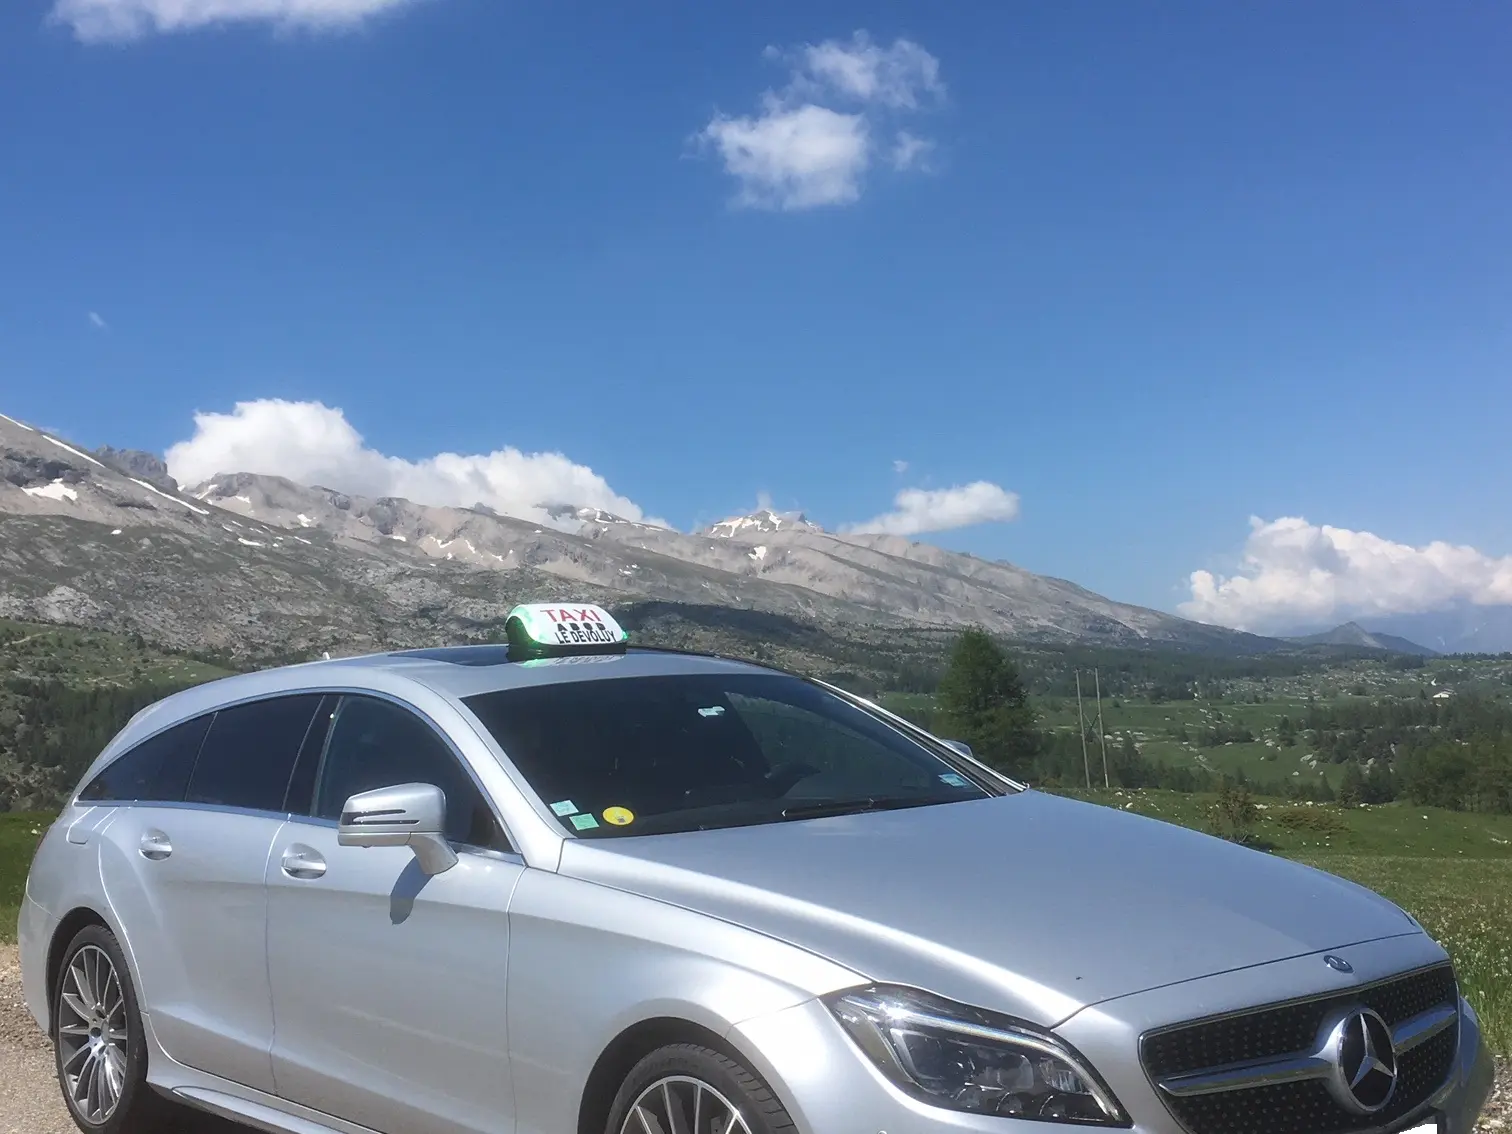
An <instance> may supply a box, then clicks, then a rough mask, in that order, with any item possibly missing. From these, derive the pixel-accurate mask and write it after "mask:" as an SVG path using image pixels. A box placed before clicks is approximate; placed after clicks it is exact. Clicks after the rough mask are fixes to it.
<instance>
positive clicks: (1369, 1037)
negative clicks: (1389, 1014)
mask: <svg viewBox="0 0 1512 1134" xmlns="http://www.w3.org/2000/svg"><path fill="white" fill-rule="evenodd" d="M1320 1047H1321V1049H1322V1052H1321V1054H1322V1055H1323V1056H1324V1058H1326V1059H1327V1060H1328V1062H1329V1076H1328V1089H1329V1092H1330V1093H1331V1094H1332V1095H1333V1097H1334V1098H1335V1099H1336V1100H1337V1101H1338V1102H1339V1104H1340V1105H1341V1106H1343V1107H1344V1108H1345V1109H1347V1110H1351V1111H1353V1112H1354V1113H1356V1114H1375V1113H1376V1112H1377V1111H1380V1110H1383V1109H1385V1107H1386V1104H1387V1103H1389V1102H1390V1101H1391V1096H1392V1094H1393V1093H1394V1092H1395V1091H1396V1084H1397V1059H1396V1048H1395V1047H1394V1046H1393V1044H1392V1042H1391V1029H1390V1028H1388V1027H1387V1026H1386V1021H1385V1020H1383V1019H1381V1017H1380V1015H1379V1014H1377V1013H1376V1012H1375V1011H1374V1009H1371V1008H1366V1007H1364V1006H1363V1005H1360V1004H1356V1005H1353V1006H1351V1007H1349V1008H1344V1009H1342V1010H1341V1011H1339V1012H1336V1013H1334V1014H1333V1015H1332V1016H1330V1017H1329V1018H1328V1019H1327V1020H1326V1021H1324V1024H1323V1042H1322V1044H1320Z"/></svg>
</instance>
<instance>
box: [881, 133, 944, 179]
mask: <svg viewBox="0 0 1512 1134" xmlns="http://www.w3.org/2000/svg"><path fill="white" fill-rule="evenodd" d="M932 149H934V143H933V142H931V141H930V140H929V139H928V138H920V137H918V136H917V135H915V134H910V133H909V132H908V131H907V130H899V131H898V137H897V140H896V141H895V142H894V143H893V148H892V153H891V155H889V160H891V162H892V167H893V168H894V169H897V170H906V169H923V168H925V160H924V159H925V158H927V157H928V156H929V151H930V150H932Z"/></svg>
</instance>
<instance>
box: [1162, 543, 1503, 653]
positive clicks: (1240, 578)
mask: <svg viewBox="0 0 1512 1134" xmlns="http://www.w3.org/2000/svg"><path fill="white" fill-rule="evenodd" d="M1190 585H1191V590H1192V597H1191V598H1190V599H1189V600H1188V601H1187V602H1185V603H1182V604H1181V608H1180V609H1181V613H1183V614H1185V615H1186V616H1187V617H1189V618H1195V619H1198V620H1200V621H1203V622H1213V623H1217V624H1219V625H1223V626H1232V627H1234V628H1236V629H1241V630H1265V629H1272V630H1284V629H1289V628H1292V627H1295V626H1300V625H1304V624H1311V623H1319V622H1328V621H1343V620H1344V619H1347V618H1358V617H1365V616H1368V615H1388V614H1413V613H1419V612H1423V611H1432V610H1441V609H1444V608H1446V607H1449V606H1452V605H1454V604H1456V603H1461V602H1469V603H1474V604H1478V605H1500V604H1512V555H1507V556H1503V557H1501V558H1499V559H1498V558H1496V557H1494V556H1490V555H1486V554H1485V553H1484V552H1481V551H1477V550H1476V549H1475V548H1473V547H1466V546H1463V545H1455V544H1449V543H1444V542H1441V541H1435V542H1433V543H1429V544H1426V545H1424V546H1422V547H1412V546H1410V545H1408V544H1404V543H1394V542H1392V541H1391V540H1388V539H1383V538H1382V537H1381V536H1378V535H1374V534H1372V533H1371V532H1356V531H1350V530H1349V529H1347V528H1335V527H1329V526H1327V525H1322V526H1319V525H1315V524H1310V523H1308V522H1307V521H1306V520H1305V519H1301V518H1300V517H1291V516H1288V517H1283V518H1281V519H1278V520H1271V521H1269V522H1267V521H1265V520H1261V519H1260V518H1258V517H1251V518H1250V534H1249V538H1248V539H1247V540H1246V541H1245V545H1244V554H1243V558H1242V560H1241V562H1240V565H1239V569H1238V571H1237V572H1236V573H1235V574H1234V575H1231V576H1222V575H1215V574H1213V573H1212V572H1211V571H1193V572H1192V575H1191V578H1190Z"/></svg>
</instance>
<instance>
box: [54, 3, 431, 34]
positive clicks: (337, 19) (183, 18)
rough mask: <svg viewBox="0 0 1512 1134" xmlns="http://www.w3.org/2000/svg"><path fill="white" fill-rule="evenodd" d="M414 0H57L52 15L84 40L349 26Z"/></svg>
mask: <svg viewBox="0 0 1512 1134" xmlns="http://www.w3.org/2000/svg"><path fill="white" fill-rule="evenodd" d="M412 2H414V0H56V3H54V4H53V8H52V18H53V19H54V20H56V21H58V22H59V23H63V24H67V25H68V26H69V27H70V28H72V29H73V33H74V35H76V36H77V37H78V38H79V39H81V40H83V41H85V42H86V43H93V42H108V41H120V40H130V39H138V38H140V37H142V36H144V35H148V34H151V33H154V32H161V33H167V32H185V31H195V30H197V29H200V28H205V27H210V26H212V25H215V24H231V23H253V22H261V23H269V24H276V25H280V26H283V27H290V28H310V29H316V30H334V29H338V28H350V27H354V26H355V25H357V24H360V23H361V22H362V21H363V20H366V19H367V18H369V17H370V16H375V15H377V14H378V13H380V12H385V11H388V10H390V9H393V8H399V7H401V6H403V5H405V4H409V3H412Z"/></svg>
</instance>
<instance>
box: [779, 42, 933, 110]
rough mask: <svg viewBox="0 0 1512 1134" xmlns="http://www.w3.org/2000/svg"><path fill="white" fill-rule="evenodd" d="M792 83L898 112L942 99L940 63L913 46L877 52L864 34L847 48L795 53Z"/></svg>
mask: <svg viewBox="0 0 1512 1134" xmlns="http://www.w3.org/2000/svg"><path fill="white" fill-rule="evenodd" d="M794 82H795V83H796V84H798V85H799V86H800V87H807V86H816V87H819V88H821V89H822V88H829V89H830V90H832V91H833V92H835V93H836V94H838V95H841V96H844V97H849V98H853V99H856V100H858V101H860V102H875V103H880V104H881V105H883V106H887V107H892V108H893V109H898V110H914V109H917V108H918V106H919V104H920V102H921V101H922V100H923V99H924V98H925V97H926V96H931V95H932V96H934V98H936V99H939V98H943V97H944V96H945V84H944V83H942V82H940V61H939V60H938V59H936V58H935V57H934V56H933V55H931V54H930V53H929V52H927V51H925V50H924V49H923V48H922V47H920V46H919V45H918V44H917V43H914V42H913V41H912V40H907V39H896V40H894V41H893V44H892V46H891V47H879V46H878V45H877V44H875V43H873V42H872V40H871V37H870V36H869V35H867V34H866V32H864V31H858V32H856V33H855V35H853V36H851V39H850V42H849V43H842V42H841V41H839V40H836V39H829V40H825V41H824V42H823V43H820V44H805V45H804V47H803V48H802V49H801V50H800V51H799V52H798V53H797V66H796V68H795V75H794Z"/></svg>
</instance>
